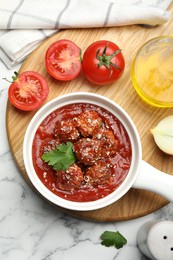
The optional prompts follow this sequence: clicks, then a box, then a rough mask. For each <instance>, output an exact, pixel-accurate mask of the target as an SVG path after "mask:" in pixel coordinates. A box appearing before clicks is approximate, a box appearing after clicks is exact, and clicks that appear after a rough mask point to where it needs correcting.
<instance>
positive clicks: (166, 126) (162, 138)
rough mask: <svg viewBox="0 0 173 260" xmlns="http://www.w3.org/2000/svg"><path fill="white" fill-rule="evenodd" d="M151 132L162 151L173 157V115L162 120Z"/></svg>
mask: <svg viewBox="0 0 173 260" xmlns="http://www.w3.org/2000/svg"><path fill="white" fill-rule="evenodd" d="M150 131H151V133H152V135H153V137H154V140H155V142H156V144H157V146H158V147H159V148H160V150H162V151H163V152H165V153H167V154H170V155H173V115H172V116H168V117H166V118H164V119H162V120H161V121H160V122H159V123H158V125H157V126H156V127H155V128H153V129H151V130H150Z"/></svg>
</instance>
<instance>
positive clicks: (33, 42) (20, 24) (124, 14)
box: [0, 0, 172, 68]
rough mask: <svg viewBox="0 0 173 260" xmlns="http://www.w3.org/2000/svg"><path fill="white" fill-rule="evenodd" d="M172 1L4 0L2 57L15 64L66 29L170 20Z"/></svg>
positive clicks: (0, 5) (1, 6) (0, 20)
mask: <svg viewBox="0 0 173 260" xmlns="http://www.w3.org/2000/svg"><path fill="white" fill-rule="evenodd" d="M171 2H172V1H171V0H150V1H149V0H140V1H139V0H1V1H0V17H1V18H0V59H1V60H2V61H3V62H4V63H5V64H6V66H7V67H8V68H11V67H13V66H15V65H16V64H17V63H19V62H21V61H22V60H23V59H25V57H26V56H27V55H28V54H29V53H30V52H31V51H33V50H34V49H35V48H36V47H37V46H38V45H39V44H40V42H41V41H43V40H44V39H45V38H47V37H50V36H51V35H52V34H54V33H55V32H57V31H58V30H60V29H63V28H86V27H87V28H90V27H106V26H107V27H108V26H124V25H132V24H146V25H150V26H155V25H159V24H163V23H165V22H167V21H168V19H169V18H170V16H171V14H170V12H169V11H167V8H168V7H169V5H170V3H171Z"/></svg>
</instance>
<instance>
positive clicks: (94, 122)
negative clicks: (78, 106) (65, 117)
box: [74, 110, 102, 137]
mask: <svg viewBox="0 0 173 260" xmlns="http://www.w3.org/2000/svg"><path fill="white" fill-rule="evenodd" d="M74 121H75V122H76V126H77V128H78V130H79V132H80V133H81V135H82V136H83V137H92V135H93V132H94V131H95V130H96V129H97V128H99V127H100V126H101V124H102V119H101V118H100V117H99V115H98V114H97V112H96V111H89V110H86V111H85V112H84V113H81V114H80V115H79V116H78V117H76V118H74Z"/></svg>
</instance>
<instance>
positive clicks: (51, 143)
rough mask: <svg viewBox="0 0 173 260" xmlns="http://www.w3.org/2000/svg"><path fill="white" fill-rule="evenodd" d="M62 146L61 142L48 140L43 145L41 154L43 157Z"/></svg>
mask: <svg viewBox="0 0 173 260" xmlns="http://www.w3.org/2000/svg"><path fill="white" fill-rule="evenodd" d="M59 144H60V140H59V139H58V138H57V139H53V138H46V139H44V141H43V142H42V144H41V147H40V153H41V155H43V154H44V153H47V152H50V151H51V150H53V149H55V148H56V147H57V146H58V145H59Z"/></svg>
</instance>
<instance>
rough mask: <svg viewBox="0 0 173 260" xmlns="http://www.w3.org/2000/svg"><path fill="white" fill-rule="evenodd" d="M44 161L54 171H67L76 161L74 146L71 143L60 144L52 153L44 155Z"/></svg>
mask: <svg viewBox="0 0 173 260" xmlns="http://www.w3.org/2000/svg"><path fill="white" fill-rule="evenodd" d="M42 159H43V161H45V162H47V163H48V165H50V166H52V167H53V169H54V170H56V171H59V170H64V171H66V170H67V169H68V167H69V166H70V165H72V164H73V163H74V162H75V161H76V158H75V155H74V152H73V144H72V143H71V142H67V143H66V144H60V145H58V146H57V147H56V148H55V149H53V150H51V151H50V152H47V153H45V154H43V155H42Z"/></svg>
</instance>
